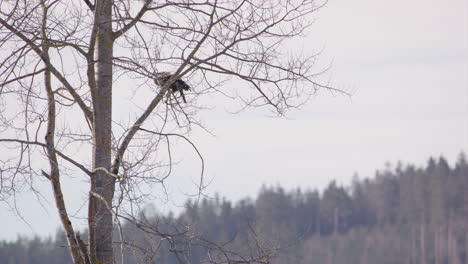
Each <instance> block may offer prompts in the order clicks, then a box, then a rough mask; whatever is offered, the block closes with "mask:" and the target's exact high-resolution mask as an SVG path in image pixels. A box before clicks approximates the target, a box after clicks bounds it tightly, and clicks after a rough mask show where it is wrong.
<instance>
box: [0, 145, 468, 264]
mask: <svg viewBox="0 0 468 264" xmlns="http://www.w3.org/2000/svg"><path fill="white" fill-rule="evenodd" d="M338 166H339V165H338ZM311 177H313V175H311ZM246 184H248V183H246ZM129 220H132V219H129ZM137 221H138V223H139V224H138V225H135V224H129V223H123V224H122V227H121V230H122V232H120V231H117V230H116V234H115V235H114V237H115V239H116V240H119V239H120V236H121V235H123V237H124V238H125V243H124V244H123V245H124V247H121V243H119V242H118V241H117V242H116V249H115V252H116V253H115V254H116V262H117V263H121V262H122V260H123V261H124V262H125V263H158V264H169V263H171V264H172V263H180V262H181V263H214V262H216V261H215V260H216V259H218V260H221V259H222V258H223V254H224V257H226V256H227V255H229V259H231V261H232V262H231V263H234V261H233V259H236V258H237V259H238V260H242V256H250V257H251V259H255V256H261V255H262V254H263V253H266V254H264V255H268V256H269V257H268V258H263V259H262V260H260V259H259V262H258V263H278V264H279V263H298V264H301V263H304V264H305V263H307V264H314V263H321V264H332V263H333V264H387V263H388V264H416V263H417V264H439V263H440V264H464V263H468V164H467V160H466V158H465V155H464V154H461V155H460V157H459V159H458V161H457V162H456V164H455V165H454V166H450V165H449V164H448V163H447V161H446V160H445V159H444V158H438V159H434V158H431V159H429V161H428V162H427V164H425V165H424V166H423V167H417V166H414V165H404V164H402V163H399V164H397V165H396V166H391V167H390V166H388V167H387V168H384V169H383V170H380V171H377V172H376V173H375V176H374V177H373V178H363V179H359V178H358V177H357V176H356V177H355V178H354V180H353V181H352V183H351V184H350V185H348V186H341V185H339V184H337V183H336V182H335V181H331V182H330V184H329V185H328V186H327V187H326V188H325V189H324V190H323V192H319V191H317V190H301V189H297V190H292V191H285V190H284V189H283V188H281V187H264V188H262V189H261V191H260V192H259V194H258V197H257V198H256V199H244V200H241V201H239V202H236V203H232V202H230V201H227V200H226V199H220V198H215V199H202V200H200V201H199V202H197V203H195V202H194V201H188V202H187V203H186V207H185V209H184V211H183V212H181V213H180V214H179V215H177V216H175V215H173V214H169V215H156V216H154V215H153V216H145V215H144V214H142V215H141V217H140V219H137ZM171 234H172V235H171ZM82 236H83V238H85V237H86V234H83V235H82ZM220 247H223V250H221V251H220V250H219V248H220ZM121 252H124V253H125V254H124V257H123V258H122V256H121ZM252 256H253V257H252ZM226 258H227V257H226ZM210 261H213V262H210ZM261 261H263V262H261ZM0 263H2V264H35V263H48V264H54V263H57V264H59V263H60V264H63V263H71V260H70V257H69V255H68V251H67V249H66V240H65V238H64V237H63V233H61V232H58V233H57V235H56V236H55V238H48V239H41V238H32V239H18V240H17V241H15V242H0ZM238 263H241V262H238Z"/></svg>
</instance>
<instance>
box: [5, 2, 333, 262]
mask: <svg viewBox="0 0 468 264" xmlns="http://www.w3.org/2000/svg"><path fill="white" fill-rule="evenodd" d="M322 4H323V3H318V2H317V1H314V0H281V1H278V0H203V1H201V0H200V1H199V0H181V1H168V0H166V1H155V0H138V1H137V0H96V1H95V2H93V1H92V0H82V1H79V0H0V47H1V51H0V60H1V61H0V95H1V97H0V100H1V101H0V102H1V105H0V107H2V111H1V117H0V118H1V127H0V131H1V133H2V136H1V138H0V142H1V143H2V144H3V145H4V147H5V148H7V147H8V148H9V149H13V150H14V151H10V152H9V155H8V156H7V157H6V158H3V160H1V161H0V166H1V167H0V177H1V179H0V180H1V186H0V193H1V195H2V197H6V196H8V195H10V194H12V193H13V192H14V191H15V190H17V188H18V185H19V184H20V183H23V184H32V181H33V180H34V178H37V177H46V178H47V179H48V180H49V181H50V183H51V185H52V190H53V193H54V197H55V202H56V206H57V209H58V212H59V216H60V219H61V222H62V225H63V228H64V230H65V233H66V236H67V240H68V243H69V249H70V253H71V256H72V258H73V261H74V262H75V263H113V261H114V260H113V259H114V254H113V245H112V242H113V237H112V231H113V229H114V223H118V222H115V221H118V219H121V218H122V217H123V218H125V217H126V218H131V214H127V215H124V214H123V213H121V211H119V210H120V209H121V208H123V204H125V203H138V202H140V201H141V200H140V199H141V197H142V195H145V193H144V191H141V188H138V187H139V186H141V185H142V184H143V185H144V184H152V183H159V184H163V183H164V179H166V178H167V177H168V176H169V175H170V173H171V166H172V164H173V162H172V159H171V152H170V144H169V140H170V139H171V138H173V137H178V138H182V139H184V140H186V141H187V142H189V143H190V144H192V143H191V142H190V140H189V138H188V137H187V136H188V132H189V131H190V129H191V127H192V126H199V125H200V124H199V122H198V121H197V119H196V113H197V110H199V109H200V108H201V106H200V105H199V104H198V103H197V98H199V97H201V96H203V95H205V94H208V93H217V94H220V95H226V96H229V97H235V98H238V99H239V100H241V102H243V105H244V106H245V107H247V106H265V107H270V108H271V109H272V110H273V111H274V112H276V113H278V114H283V113H284V111H285V110H287V109H289V108H293V107H297V106H300V105H301V104H303V103H304V102H306V101H307V100H308V99H309V98H310V96H312V95H314V94H315V92H316V91H317V90H318V89H319V88H324V89H327V90H333V88H331V87H329V86H327V85H322V84H319V83H317V82H316V80H317V79H316V77H317V75H318V74H319V73H318V72H312V69H311V68H312V66H313V64H314V61H315V56H316V55H314V54H313V55H311V56H309V57H307V56H304V55H303V54H293V53H286V52H285V51H284V49H283V48H284V46H285V45H286V44H288V41H290V40H291V39H292V38H294V37H297V36H300V35H302V34H303V33H304V30H305V29H306V28H307V27H308V26H309V25H310V17H309V15H310V14H311V13H313V12H315V11H316V10H317V9H318V8H320V7H321V6H322ZM163 72H170V74H166V75H164V76H165V77H166V78H165V79H164V81H161V79H160V78H159V77H160V76H161V74H162V73H163ZM158 78H159V79H158ZM158 80H159V81H158ZM181 80H184V82H183V84H185V85H187V86H184V89H183V90H187V89H189V88H190V90H188V91H186V92H187V93H186V94H185V97H186V98H187V103H185V102H184V101H185V97H184V98H182V97H180V95H179V93H178V92H182V90H180V88H177V87H179V86H177V85H176V86H174V84H176V82H180V81H181ZM234 80H238V81H240V82H236V83H239V84H242V86H239V87H238V88H237V89H232V90H227V89H223V84H225V82H226V81H234ZM179 84H180V83H179ZM174 87H175V88H174ZM114 89H126V90H127V91H132V92H133V93H134V94H135V97H136V96H143V97H145V98H148V97H149V96H150V97H151V100H149V101H148V102H147V105H146V106H144V107H142V106H137V107H133V108H132V107H130V106H129V108H128V112H132V113H134V114H135V116H136V118H134V119H133V120H131V121H128V120H125V119H124V118H122V117H119V116H117V117H116V116H113V115H112V103H113V100H114V101H115V100H116V99H119V98H113V96H112V93H113V90H114ZM120 107H127V105H122V106H120ZM120 107H119V108H120ZM78 116H81V117H80V118H78ZM67 117H68V119H67ZM70 117H73V118H70ZM192 145H193V144H192ZM193 146H194V148H195V145H193ZM79 148H85V149H86V148H89V149H90V150H92V151H91V153H92V154H91V156H90V157H87V158H82V157H81V155H77V156H74V155H73V154H71V153H73V152H74V151H77V149H79ZM195 150H196V151H197V153H198V150H197V149H196V148H195ZM164 152H165V153H164ZM200 157H201V156H200ZM41 161H47V162H48V164H49V168H47V169H46V168H44V163H43V162H41ZM202 166H203V165H202ZM202 171H203V170H202ZM70 173H73V174H82V175H83V176H84V177H87V179H89V183H90V191H89V200H88V208H89V210H88V228H89V239H88V241H89V245H88V246H87V247H86V246H85V245H84V243H83V241H81V238H80V237H79V235H77V233H76V231H75V230H74V228H73V225H72V222H71V221H70V218H69V214H68V213H67V207H66V205H65V201H64V199H63V193H62V188H61V186H60V182H61V178H62V177H64V176H66V175H68V174H70ZM200 188H203V183H201V184H200ZM129 215H130V216H129ZM132 217H133V216H132ZM132 219H133V218H132Z"/></svg>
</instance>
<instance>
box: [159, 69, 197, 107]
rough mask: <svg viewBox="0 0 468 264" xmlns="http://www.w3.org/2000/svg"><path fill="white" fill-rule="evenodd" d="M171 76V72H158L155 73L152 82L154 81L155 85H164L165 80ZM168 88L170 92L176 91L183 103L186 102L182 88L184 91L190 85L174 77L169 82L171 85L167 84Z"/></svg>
mask: <svg viewBox="0 0 468 264" xmlns="http://www.w3.org/2000/svg"><path fill="white" fill-rule="evenodd" d="M171 77H172V74H171V73H170V72H160V73H157V74H156V76H155V78H154V82H155V83H156V85H159V86H164V85H165V84H166V82H167V81H169V79H171ZM169 88H170V90H171V92H172V93H175V92H177V91H178V92H179V93H180V96H181V97H182V100H183V101H184V103H187V100H186V99H185V95H184V90H185V91H187V90H190V88H191V87H190V85H188V84H187V83H186V82H184V81H183V80H181V79H176V80H175V81H174V82H173V83H172V84H171V86H169Z"/></svg>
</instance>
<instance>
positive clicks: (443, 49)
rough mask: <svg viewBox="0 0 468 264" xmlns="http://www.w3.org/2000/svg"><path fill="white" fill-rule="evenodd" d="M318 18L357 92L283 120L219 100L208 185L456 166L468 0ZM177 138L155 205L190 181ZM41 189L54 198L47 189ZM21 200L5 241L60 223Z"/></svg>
mask: <svg viewBox="0 0 468 264" xmlns="http://www.w3.org/2000/svg"><path fill="white" fill-rule="evenodd" d="M316 18H317V21H316V23H315V24H314V26H313V28H312V29H311V30H310V32H309V35H308V37H307V38H305V39H304V40H303V41H304V44H303V46H304V47H307V48H314V49H316V50H320V49H322V48H324V51H323V54H322V55H321V65H327V64H328V63H330V62H332V68H331V70H330V71H329V72H328V78H330V80H331V82H332V84H333V85H334V86H335V87H337V88H343V89H349V90H352V91H353V96H352V97H351V98H349V97H345V96H337V95H332V94H330V93H328V92H323V93H320V94H319V95H318V96H317V97H316V98H314V99H313V100H311V101H310V103H309V104H308V105H307V106H305V107H303V108H302V109H301V110H299V111H294V112H290V113H289V114H288V115H287V118H271V117H268V116H267V115H266V113H267V112H266V111H258V109H252V110H248V111H246V112H244V113H242V114H240V115H232V114H229V113H226V112H225V111H224V109H223V107H221V106H219V107H218V108H217V109H215V110H213V111H211V112H202V113H201V119H202V120H203V121H204V123H205V124H206V125H207V126H208V128H209V129H211V131H212V132H213V133H214V134H215V137H213V136H211V135H209V134H207V133H204V132H202V131H194V132H193V134H192V135H191V136H192V138H193V140H194V141H195V143H197V145H198V146H199V148H200V150H201V151H202V152H203V154H204V158H205V160H206V166H207V167H206V169H207V171H206V177H207V178H208V179H209V180H210V181H211V184H210V185H209V187H208V189H207V193H209V194H214V193H215V192H217V193H219V194H220V195H221V196H225V197H227V198H229V199H233V200H238V199H240V198H243V197H246V196H250V197H254V196H255V195H256V193H257V192H258V190H259V189H260V188H261V186H262V185H263V184H266V185H273V186H276V185H277V184H278V185H281V186H284V187H286V188H287V189H292V188H296V187H301V188H303V189H314V188H319V189H322V188H323V187H324V186H326V184H327V183H328V182H329V181H330V180H332V179H336V180H337V181H338V182H339V183H342V184H347V183H349V182H350V179H351V178H352V176H353V174H354V173H355V172H357V173H358V174H359V176H360V177H371V176H373V174H374V172H375V170H376V169H381V168H383V167H384V163H385V162H387V161H389V162H391V163H395V162H396V161H398V160H402V161H404V162H410V163H415V164H417V165H423V164H424V163H425V162H426V160H427V159H428V157H429V156H431V155H432V156H438V155H444V156H445V157H447V158H448V159H449V161H450V162H451V163H452V164H453V163H454V161H455V160H456V158H457V156H458V154H459V153H460V152H461V151H465V152H467V151H468V1H466V0H447V1H443V2H441V1H435V0H424V1H423V0H394V1H388V0H354V1H346V0H332V1H330V2H329V3H328V5H327V6H326V7H325V8H324V9H322V10H320V11H319V13H318V14H317V17H316ZM180 143H181V145H180V147H179V148H178V152H177V153H179V154H176V155H177V158H178V159H179V160H180V161H181V165H180V166H179V167H178V168H177V169H176V170H175V172H174V174H173V176H172V178H171V179H170V181H169V182H168V188H169V189H168V190H169V195H170V197H169V198H170V200H171V202H168V203H165V204H164V203H161V204H158V209H157V210H159V211H165V210H176V211H177V210H178V208H180V206H182V205H183V200H184V199H185V198H183V197H184V196H183V195H181V193H186V192H190V190H193V185H192V182H191V181H190V179H192V180H193V181H197V177H198V172H197V170H199V164H197V160H196V155H195V153H193V151H191V150H190V148H189V147H188V146H185V145H184V144H183V142H180ZM182 154H183V155H182ZM194 171H196V172H195V173H194ZM41 188H42V189H43V191H44V193H45V197H46V198H48V199H49V198H50V187H49V186H48V185H44V186H43V187H41ZM64 189H65V193H66V194H65V195H66V198H67V199H68V201H69V203H70V204H69V206H70V211H71V212H72V213H74V212H77V213H76V215H77V216H79V215H80V213H81V212H83V211H86V210H85V209H83V208H81V206H82V205H83V203H82V202H80V201H82V198H83V197H85V196H86V185H85V184H82V183H81V185H80V183H78V184H77V183H76V182H69V181H66V182H65V186H64ZM157 191H158V190H155V192H157ZM67 194H68V195H67ZM73 196H76V197H77V198H73V199H71V198H70V197H73ZM161 197H162V198H164V196H161ZM18 201H19V203H18V207H19V209H20V210H21V211H22V212H23V217H24V218H25V220H26V221H27V222H28V223H29V226H28V225H27V224H26V223H25V222H24V221H22V220H21V219H20V218H19V217H18V216H17V215H15V214H14V213H13V212H12V211H11V210H9V209H8V208H7V207H6V206H4V205H3V204H0V212H1V216H2V221H1V225H0V239H15V238H16V237H17V235H18V234H32V233H35V234H39V235H47V234H51V233H53V232H54V231H55V230H56V229H57V228H58V227H59V221H58V216H57V213H56V209H55V208H54V207H53V206H49V205H47V204H44V205H43V207H42V205H40V204H38V203H37V202H36V198H35V197H33V196H30V195H27V194H22V195H21V196H20V197H18ZM74 221H77V219H76V218H75V219H74Z"/></svg>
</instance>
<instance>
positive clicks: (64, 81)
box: [0, 18, 93, 123]
mask: <svg viewBox="0 0 468 264" xmlns="http://www.w3.org/2000/svg"><path fill="white" fill-rule="evenodd" d="M0 24H1V25H3V26H4V27H6V28H7V29H8V30H10V31H11V32H12V33H14V34H15V35H16V36H17V37H19V38H20V39H21V40H23V41H24V42H26V44H28V45H29V46H30V47H31V49H33V50H34V51H35V52H36V54H37V55H39V57H40V58H41V60H42V61H43V62H44V64H46V66H47V67H48V68H49V70H50V71H51V73H52V74H53V75H54V76H55V77H56V78H57V79H58V80H59V81H60V82H61V83H62V84H63V85H64V86H65V88H66V89H67V90H68V92H69V93H70V94H71V96H72V97H73V99H74V100H75V101H76V102H77V103H78V105H79V106H80V108H81V110H82V111H83V113H84V114H85V116H86V118H87V119H88V121H89V122H90V123H93V122H92V120H93V113H92V111H91V109H89V107H88V106H87V105H86V104H85V103H84V101H83V100H82V99H81V97H80V95H79V94H78V93H77V92H76V91H75V89H74V88H73V87H72V85H71V84H70V83H69V82H68V80H67V79H66V78H65V77H64V76H63V75H62V74H61V73H60V72H59V71H58V70H57V69H56V68H55V67H54V66H53V65H52V64H51V62H50V61H49V60H48V59H47V58H46V57H45V56H44V54H43V52H42V50H41V49H40V48H39V47H38V46H37V45H36V44H34V42H32V41H31V40H30V39H28V38H27V37H26V36H25V35H24V34H23V33H21V32H20V31H18V30H17V29H16V28H14V27H13V26H11V25H10V24H8V23H7V22H6V21H5V20H3V19H2V18H0Z"/></svg>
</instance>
